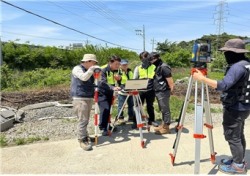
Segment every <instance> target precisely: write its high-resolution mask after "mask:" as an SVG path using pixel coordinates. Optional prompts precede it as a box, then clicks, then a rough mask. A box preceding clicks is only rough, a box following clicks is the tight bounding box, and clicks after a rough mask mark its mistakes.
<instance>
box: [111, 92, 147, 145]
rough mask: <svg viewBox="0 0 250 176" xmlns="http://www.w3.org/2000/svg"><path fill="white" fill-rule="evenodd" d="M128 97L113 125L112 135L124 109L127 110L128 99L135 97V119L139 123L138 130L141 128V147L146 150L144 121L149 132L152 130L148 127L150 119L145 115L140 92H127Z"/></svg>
mask: <svg viewBox="0 0 250 176" xmlns="http://www.w3.org/2000/svg"><path fill="white" fill-rule="evenodd" d="M126 93H127V94H128V95H127V97H126V99H125V101H124V103H123V105H122V108H121V110H120V112H119V113H118V115H117V117H116V119H115V121H114V123H113V128H112V130H111V133H112V132H113V129H114V128H115V123H116V122H117V120H118V119H119V117H120V115H121V113H122V111H123V109H124V108H125V105H126V103H127V101H128V98H129V97H130V96H132V97H133V102H134V112H135V117H136V122H137V128H139V132H140V139H141V147H142V148H144V147H145V142H144V140H143V133H142V127H143V126H144V124H143V120H142V119H144V121H145V123H146V127H147V129H148V131H149V130H150V127H149V125H148V117H147V116H146V115H145V113H144V110H143V105H142V101H141V98H140V95H139V90H131V91H127V92H126Z"/></svg>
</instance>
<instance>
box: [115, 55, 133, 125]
mask: <svg viewBox="0 0 250 176" xmlns="http://www.w3.org/2000/svg"><path fill="white" fill-rule="evenodd" d="M120 70H121V80H120V81H119V86H120V87H121V89H124V88H125V84H126V82H127V80H129V79H133V71H132V70H131V69H130V68H128V60H126V59H122V60H121V66H120ZM127 96H128V94H127V93H125V92H123V91H119V92H118V113H120V111H121V110H122V106H123V104H124V103H125V100H126V98H127ZM127 105H128V120H129V121H135V113H134V109H133V108H134V102H133V97H132V96H129V98H128V99H127ZM124 123H125V121H124V116H123V111H122V112H121V114H120V117H119V119H118V124H120V125H122V124H124Z"/></svg>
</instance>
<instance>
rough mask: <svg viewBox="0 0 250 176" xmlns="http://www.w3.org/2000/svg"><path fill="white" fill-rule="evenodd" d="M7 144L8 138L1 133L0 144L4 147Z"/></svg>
mask: <svg viewBox="0 0 250 176" xmlns="http://www.w3.org/2000/svg"><path fill="white" fill-rule="evenodd" d="M7 145H8V143H7V139H6V137H5V135H3V134H1V135H0V146H1V147H4V146H7Z"/></svg>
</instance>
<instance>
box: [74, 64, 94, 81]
mask: <svg viewBox="0 0 250 176" xmlns="http://www.w3.org/2000/svg"><path fill="white" fill-rule="evenodd" d="M72 74H73V75H74V76H75V77H77V78H79V79H80V80H82V81H87V80H89V78H90V77H91V76H92V75H93V70H92V69H88V70H87V71H86V72H83V71H82V68H81V67H80V66H75V67H74V68H73V70H72Z"/></svg>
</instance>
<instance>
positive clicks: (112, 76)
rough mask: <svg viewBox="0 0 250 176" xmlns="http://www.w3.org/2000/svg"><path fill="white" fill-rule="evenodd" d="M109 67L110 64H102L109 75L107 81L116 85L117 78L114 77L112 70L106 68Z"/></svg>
mask: <svg viewBox="0 0 250 176" xmlns="http://www.w3.org/2000/svg"><path fill="white" fill-rule="evenodd" d="M107 67H108V64H105V65H103V66H101V68H102V70H103V71H104V72H105V74H106V76H107V82H108V84H109V85H115V83H116V80H115V79H114V72H112V71H111V70H107V69H106V68H107Z"/></svg>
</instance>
